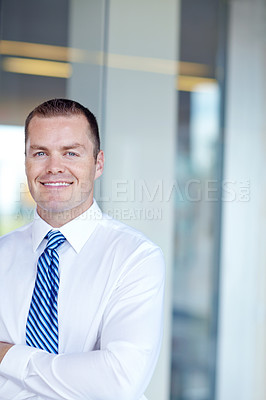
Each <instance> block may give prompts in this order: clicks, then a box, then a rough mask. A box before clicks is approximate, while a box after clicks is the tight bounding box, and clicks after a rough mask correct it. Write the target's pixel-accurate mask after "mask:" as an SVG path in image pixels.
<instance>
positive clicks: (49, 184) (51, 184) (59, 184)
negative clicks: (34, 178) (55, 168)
mask: <svg viewBox="0 0 266 400" xmlns="http://www.w3.org/2000/svg"><path fill="white" fill-rule="evenodd" d="M71 184H72V182H71V183H69V182H45V183H42V185H44V186H54V187H60V186H70V185H71Z"/></svg>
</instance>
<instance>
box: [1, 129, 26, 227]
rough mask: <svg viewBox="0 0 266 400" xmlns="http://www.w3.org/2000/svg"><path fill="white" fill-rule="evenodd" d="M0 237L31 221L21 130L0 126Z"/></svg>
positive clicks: (22, 130) (22, 133)
mask: <svg viewBox="0 0 266 400" xmlns="http://www.w3.org/2000/svg"><path fill="white" fill-rule="evenodd" d="M0 142H1V146H0V193H1V196H0V234H1V235H2V234H4V233H6V232H8V231H10V230H12V229H15V228H17V227H18V226H21V225H23V224H24V223H25V222H28V221H29V220H30V219H31V218H32V213H33V207H34V203H33V200H32V199H31V196H30V194H29V192H28V188H27V183H26V175H25V167H24V128H23V127H22V126H11V125H0Z"/></svg>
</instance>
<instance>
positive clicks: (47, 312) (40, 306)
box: [26, 231, 66, 353]
mask: <svg viewBox="0 0 266 400" xmlns="http://www.w3.org/2000/svg"><path fill="white" fill-rule="evenodd" d="M46 238H48V242H47V245H46V247H45V249H44V252H43V253H42V254H41V255H40V257H39V260H38V264H37V277H36V281H35V287H34V291H33V295H32V299H31V305H30V310H29V314H28V319H27V325H26V343H27V344H28V345H29V346H32V347H37V348H39V349H42V350H46V351H48V352H49V353H58V319H57V295H58V289H59V272H58V265H59V255H58V253H57V251H56V249H57V248H58V247H59V246H60V245H61V244H62V243H63V242H64V241H65V240H66V238H65V237H64V236H63V235H62V233H61V232H59V231H50V232H49V233H48V234H47V236H46Z"/></svg>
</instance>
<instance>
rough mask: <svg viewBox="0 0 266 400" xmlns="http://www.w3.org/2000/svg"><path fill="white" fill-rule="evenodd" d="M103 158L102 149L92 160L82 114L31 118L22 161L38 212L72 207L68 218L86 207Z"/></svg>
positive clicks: (40, 213)
mask: <svg viewBox="0 0 266 400" xmlns="http://www.w3.org/2000/svg"><path fill="white" fill-rule="evenodd" d="M103 162H104V160H103V152H102V151H101V152H100V153H99V154H98V156H97V161H96V162H95V158H94V156H93V143H92V141H91V140H90V137H89V124H88V121H87V119H86V118H85V116H83V115H73V116H69V117H64V116H57V117H49V118H39V117H37V116H35V117H33V119H32V120H31V122H30V124H29V130H28V139H27V143H26V163H25V165H26V175H27V178H28V185H29V190H30V192H31V195H32V197H33V199H34V200H35V201H36V203H37V211H38V213H39V215H41V216H43V215H44V214H45V213H46V214H47V212H49V213H50V215H55V214H56V215H57V216H58V214H62V213H63V214H62V215H64V214H66V212H68V214H69V211H73V217H71V218H67V220H71V219H73V218H75V217H76V216H77V215H80V214H81V213H83V212H84V211H86V210H87V209H88V208H89V207H90V206H91V204H92V202H93V186H94V180H95V179H96V178H98V177H99V176H100V175H101V174H102V171H103ZM44 219H45V218H44ZM64 222H67V221H64Z"/></svg>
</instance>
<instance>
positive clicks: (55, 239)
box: [46, 230, 66, 250]
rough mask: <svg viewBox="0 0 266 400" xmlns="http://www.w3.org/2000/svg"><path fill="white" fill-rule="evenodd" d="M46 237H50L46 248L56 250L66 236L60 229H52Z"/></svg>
mask: <svg viewBox="0 0 266 400" xmlns="http://www.w3.org/2000/svg"><path fill="white" fill-rule="evenodd" d="M46 238H47V239H48V242H47V245H46V249H50V250H55V249H57V248H58V247H59V246H60V245H61V244H62V243H63V242H64V241H65V240H66V238H65V236H64V235H62V233H61V232H60V231H52V230H51V231H50V232H48V233H47V235H46Z"/></svg>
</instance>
